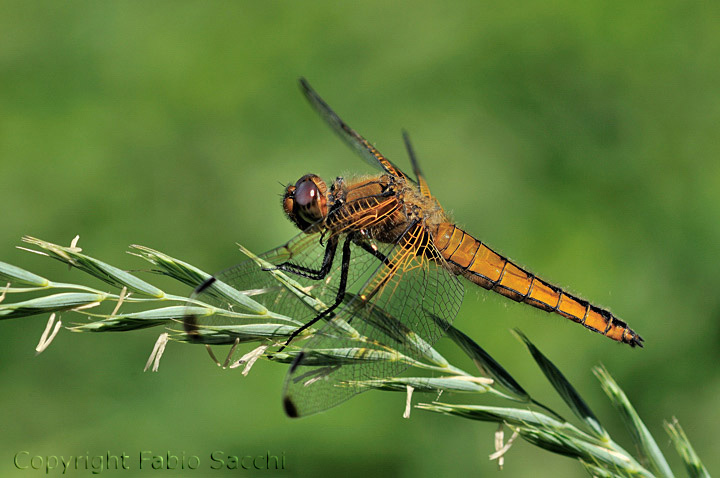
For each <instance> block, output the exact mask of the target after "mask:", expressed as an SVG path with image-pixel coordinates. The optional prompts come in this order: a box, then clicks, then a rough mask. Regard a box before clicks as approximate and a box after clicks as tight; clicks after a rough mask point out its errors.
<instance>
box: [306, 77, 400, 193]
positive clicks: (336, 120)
mask: <svg viewBox="0 0 720 478" xmlns="http://www.w3.org/2000/svg"><path fill="white" fill-rule="evenodd" d="M299 81H300V89H301V90H302V92H303V94H304V95H305V97H306V98H307V99H308V101H309V102H310V104H311V105H312V107H313V108H314V109H315V111H317V112H318V113H319V114H320V116H321V117H322V118H323V119H324V120H325V122H326V123H327V124H329V125H330V127H331V128H332V129H333V131H335V132H336V133H337V134H338V136H340V138H341V139H342V140H343V141H344V142H345V143H347V144H348V146H350V147H351V148H352V149H353V150H354V151H355V152H356V153H358V154H359V155H360V157H361V158H363V159H364V160H365V161H366V162H367V163H368V164H370V165H371V166H373V167H376V168H380V169H382V170H383V171H385V172H386V173H388V174H392V175H393V176H401V177H403V178H405V179H408V180H412V179H411V178H409V177H408V176H406V175H405V173H403V172H402V171H401V170H400V168H398V167H397V166H395V165H394V164H393V163H392V162H391V161H390V160H389V159H387V158H386V157H385V156H383V154H382V153H381V152H380V151H378V150H377V149H375V146H373V145H372V144H370V142H369V141H368V140H366V139H365V138H363V137H362V136H360V134H358V132H357V131H355V130H354V129H352V128H351V127H350V126H349V125H348V124H347V123H345V122H344V121H343V120H342V119H341V118H340V117H339V116H338V115H337V114H336V113H335V112H334V111H333V110H332V108H330V106H328V104H327V103H325V101H324V100H323V99H322V98H321V97H320V95H318V94H317V93H316V92H315V90H313V89H312V87H311V86H310V84H309V83H308V82H307V80H306V79H305V78H300V80H299Z"/></svg>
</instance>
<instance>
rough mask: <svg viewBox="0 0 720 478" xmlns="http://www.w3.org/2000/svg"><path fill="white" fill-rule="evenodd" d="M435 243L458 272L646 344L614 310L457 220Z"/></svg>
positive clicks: (603, 331)
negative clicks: (559, 283)
mask: <svg viewBox="0 0 720 478" xmlns="http://www.w3.org/2000/svg"><path fill="white" fill-rule="evenodd" d="M434 241H435V246H436V247H437V248H438V250H439V251H440V253H441V254H442V255H443V257H444V258H445V260H446V261H448V263H450V265H451V266H454V267H455V268H457V269H456V273H458V274H462V275H463V276H464V277H465V278H467V279H468V280H470V281H472V282H474V283H476V284H478V285H479V286H481V287H484V288H485V289H489V290H492V291H495V292H497V293H499V294H502V295H504V296H505V297H509V298H510V299H512V300H514V301H516V302H524V303H526V304H529V305H532V306H533V307H537V308H538V309H542V310H545V311H547V312H555V313H557V314H560V315H562V316H563V317H565V318H568V319H570V320H572V321H573V322H577V323H579V324H582V325H584V326H585V327H586V328H588V329H590V330H592V331H594V332H599V333H601V334H603V335H605V336H606V337H609V338H611V339H613V340H616V341H618V342H623V343H626V344H630V345H631V346H632V347H635V346H636V345H639V346H641V347H642V341H643V339H642V337H640V336H639V335H638V334H636V333H635V332H634V331H633V330H632V329H631V328H630V327H628V325H627V324H626V323H625V322H623V321H622V320H620V319H618V318H617V317H615V316H614V315H613V314H612V313H611V312H610V311H608V310H605V309H602V308H600V307H596V306H594V305H592V304H590V303H589V302H587V301H586V300H583V299H580V298H578V297H575V296H574V295H572V294H569V293H567V292H565V291H564V290H562V289H561V288H559V287H556V286H554V285H552V284H549V283H547V282H545V281H544V280H542V279H539V278H537V277H536V276H535V275H534V274H532V273H530V272H528V271H526V270H524V269H522V268H521V267H518V266H517V265H516V264H514V263H512V262H511V261H509V260H508V259H507V258H505V257H503V256H501V255H500V254H498V253H496V252H495V251H493V250H492V249H490V248H489V247H487V246H486V245H484V244H482V243H481V242H480V241H478V240H477V239H475V238H474V237H472V236H471V235H470V234H468V233H466V232H465V231H463V230H462V229H460V228H458V227H456V226H454V225H453V224H449V223H445V224H441V225H440V226H439V227H438V229H437V232H436V233H435V238H434Z"/></svg>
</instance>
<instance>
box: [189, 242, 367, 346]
mask: <svg viewBox="0 0 720 478" xmlns="http://www.w3.org/2000/svg"><path fill="white" fill-rule="evenodd" d="M321 239H322V235H321V234H320V233H313V234H306V233H301V234H299V235H298V236H296V237H295V238H293V239H292V240H290V241H289V242H288V243H286V244H284V245H282V246H280V247H278V248H275V249H272V250H270V251H268V252H266V253H264V254H262V255H260V256H257V257H255V258H252V257H251V258H249V259H247V260H245V261H244V262H241V263H240V264H238V265H236V266H234V267H230V268H229V269H226V270H224V271H222V272H220V273H219V274H215V275H214V276H212V277H210V278H209V279H208V280H206V281H205V282H204V283H203V284H202V285H200V286H199V287H198V288H197V289H196V290H195V292H194V293H193V295H192V296H191V299H190V301H189V303H188V305H187V307H186V314H185V318H184V324H183V325H184V328H185V331H186V332H187V333H188V334H189V335H190V337H191V338H194V340H195V341H197V342H202V343H210V344H232V343H235V341H236V340H240V341H241V342H248V341H258V340H262V339H265V338H267V339H270V340H273V341H274V342H275V343H280V344H284V343H285V340H286V339H287V338H289V337H290V336H291V335H292V333H293V332H295V331H296V330H297V329H298V328H300V327H302V326H303V325H304V324H305V323H307V322H308V321H310V320H312V319H313V318H315V317H317V316H318V314H320V313H321V312H322V311H323V310H325V309H327V308H328V307H329V306H330V305H332V304H333V303H334V302H335V300H336V297H337V295H338V288H339V281H340V275H341V274H340V269H341V261H340V260H339V259H336V260H335V261H334V263H333V265H332V267H331V269H330V271H329V273H328V274H327V275H326V276H325V277H324V278H323V279H321V280H315V279H311V278H307V277H303V276H302V275H298V274H294V273H290V272H282V271H279V270H277V269H275V270H273V268H275V267H276V266H278V265H280V264H282V263H286V262H287V263H291V264H293V265H295V266H299V267H302V268H305V269H312V270H318V269H320V267H321V264H322V261H323V257H324V255H325V248H326V246H327V241H322V242H321ZM375 247H378V246H375ZM352 251H353V263H352V267H351V268H350V269H349V271H348V278H347V287H348V289H350V290H352V288H353V287H355V289H357V287H358V284H362V283H364V278H366V277H367V276H368V275H369V273H370V271H372V270H374V269H375V268H376V267H377V264H378V263H379V260H378V259H377V258H376V257H374V256H372V255H370V254H368V253H367V252H365V250H363V249H362V248H360V247H358V246H353V248H352ZM338 255H339V254H338ZM361 278H363V279H361ZM350 299H351V294H349V295H348V296H347V297H346V301H350ZM207 305H210V306H212V307H213V308H214V309H209V308H208V307H207ZM312 332H313V330H308V331H307V333H308V334H310V333H312Z"/></svg>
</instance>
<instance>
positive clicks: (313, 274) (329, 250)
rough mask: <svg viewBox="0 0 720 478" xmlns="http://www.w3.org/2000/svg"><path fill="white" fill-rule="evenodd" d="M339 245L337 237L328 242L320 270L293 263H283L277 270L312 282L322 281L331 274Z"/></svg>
mask: <svg viewBox="0 0 720 478" xmlns="http://www.w3.org/2000/svg"><path fill="white" fill-rule="evenodd" d="M337 245H338V240H337V238H336V237H334V236H333V237H331V238H330V239H329V240H328V243H327V246H326V247H325V256H324V257H323V261H322V265H321V266H320V268H319V269H313V268H311V267H305V266H301V265H298V264H293V263H292V262H283V263H282V264H279V265H278V266H277V267H276V268H275V269H276V270H281V271H283V272H291V273H293V274H296V275H299V276H302V277H305V278H307V279H311V280H322V279H324V278H325V277H326V276H327V275H328V274H329V273H330V269H331V268H332V264H333V259H335V251H336V250H337Z"/></svg>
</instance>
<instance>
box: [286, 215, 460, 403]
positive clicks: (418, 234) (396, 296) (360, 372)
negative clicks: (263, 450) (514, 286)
mask: <svg viewBox="0 0 720 478" xmlns="http://www.w3.org/2000/svg"><path fill="white" fill-rule="evenodd" d="M381 252H383V253H384V254H386V257H387V259H388V260H387V261H386V262H384V263H382V264H381V265H379V266H378V267H377V268H376V270H375V272H374V273H373V274H372V275H371V276H370V278H369V279H368V280H367V281H366V282H365V283H364V285H363V286H362V287H361V288H360V291H359V293H357V294H351V295H350V297H349V300H348V301H347V303H346V304H344V305H343V307H342V309H340V311H339V312H338V313H337V314H336V315H335V317H334V318H332V319H331V320H329V321H328V322H327V324H326V325H325V326H324V327H323V328H322V329H321V330H320V332H319V333H316V334H315V335H314V336H312V337H311V338H310V339H308V341H307V343H306V344H304V348H303V351H302V352H301V354H300V356H299V357H298V358H297V359H296V361H295V362H294V363H293V365H292V366H291V368H290V371H289V372H288V376H287V378H286V381H285V389H284V392H283V393H284V396H283V403H284V405H285V410H286V412H287V413H288V415H290V416H293V417H299V416H306V415H311V414H313V413H317V412H320V411H322V410H325V409H328V408H330V407H333V406H335V405H338V404H339V403H341V402H343V401H345V400H347V399H349V398H350V397H352V396H353V395H355V394H357V393H360V392H363V391H365V390H367V389H368V388H367V387H366V386H365V384H364V381H367V380H373V379H381V378H387V377H394V376H397V375H399V374H400V373H402V372H403V370H405V369H406V368H407V367H408V366H409V363H410V362H411V361H412V360H422V358H423V357H428V356H429V355H430V354H431V351H430V348H431V346H432V344H434V343H435V341H437V340H438V339H439V338H440V337H441V336H442V334H443V333H444V329H445V328H447V326H449V324H450V323H452V321H453V320H454V318H455V316H456V315H457V313H458V310H459V308H460V303H461V302H462V295H463V286H462V284H461V283H460V281H459V280H458V278H457V277H456V276H455V275H453V274H452V273H451V272H449V270H448V268H447V266H446V263H445V261H444V259H443V258H442V256H441V255H440V253H439V252H438V251H437V249H435V247H434V245H433V244H432V241H431V240H430V237H429V234H428V233H427V231H425V229H424V228H423V227H421V226H417V227H416V228H415V229H414V230H411V231H409V232H408V233H406V234H405V235H404V236H403V237H402V238H401V239H400V240H399V241H398V244H397V245H396V246H395V247H394V248H392V249H391V248H388V247H385V248H384V250H381ZM343 357H345V360H343Z"/></svg>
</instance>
